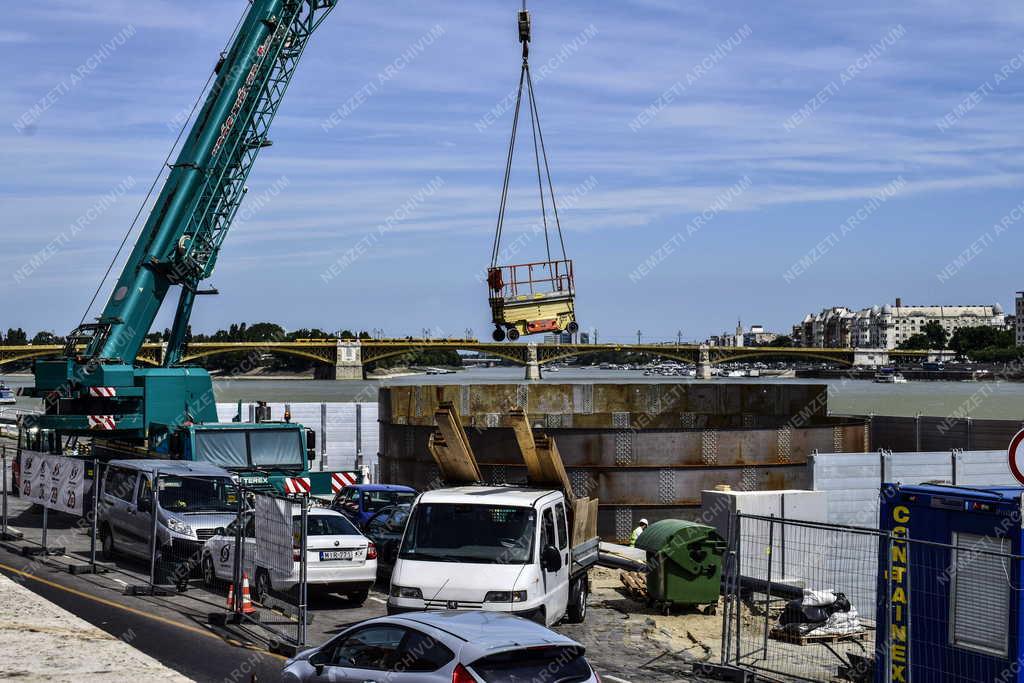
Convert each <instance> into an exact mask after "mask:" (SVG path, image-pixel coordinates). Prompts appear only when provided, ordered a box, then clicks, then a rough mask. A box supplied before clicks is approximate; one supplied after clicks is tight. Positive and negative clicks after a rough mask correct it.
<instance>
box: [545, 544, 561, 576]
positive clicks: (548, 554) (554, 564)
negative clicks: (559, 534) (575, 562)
mask: <svg viewBox="0 0 1024 683" xmlns="http://www.w3.org/2000/svg"><path fill="white" fill-rule="evenodd" d="M540 567H541V569H543V570H544V571H546V572H557V571H558V570H559V569H561V568H562V553H560V552H558V548H556V547H555V546H553V545H549V546H548V547H546V548H544V551H543V552H542V553H541V555H540Z"/></svg>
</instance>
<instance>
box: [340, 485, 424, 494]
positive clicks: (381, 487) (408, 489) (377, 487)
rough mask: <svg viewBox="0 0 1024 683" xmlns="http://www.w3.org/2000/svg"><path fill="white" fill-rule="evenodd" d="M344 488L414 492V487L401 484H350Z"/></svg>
mask: <svg viewBox="0 0 1024 683" xmlns="http://www.w3.org/2000/svg"><path fill="white" fill-rule="evenodd" d="M345 488H347V489H356V490H358V491H398V492H399V493H416V489H414V488H412V487H411V486H403V485H401V484H351V485H350V486H346V487H345Z"/></svg>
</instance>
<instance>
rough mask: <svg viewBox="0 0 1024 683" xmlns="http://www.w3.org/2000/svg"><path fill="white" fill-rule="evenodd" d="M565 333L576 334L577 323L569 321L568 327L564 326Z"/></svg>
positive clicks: (578, 328) (578, 329)
mask: <svg viewBox="0 0 1024 683" xmlns="http://www.w3.org/2000/svg"><path fill="white" fill-rule="evenodd" d="M565 331H566V332H568V333H569V334H576V333H577V332H579V331H580V326H579V323H577V322H576V321H575V320H573V321H571V322H570V323H569V324H568V325H566V326H565Z"/></svg>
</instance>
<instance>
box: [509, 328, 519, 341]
mask: <svg viewBox="0 0 1024 683" xmlns="http://www.w3.org/2000/svg"><path fill="white" fill-rule="evenodd" d="M516 339H519V330H517V329H516V328H514V327H512V328H509V331H508V340H509V341H515V340H516Z"/></svg>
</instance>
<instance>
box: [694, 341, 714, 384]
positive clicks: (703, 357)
mask: <svg viewBox="0 0 1024 683" xmlns="http://www.w3.org/2000/svg"><path fill="white" fill-rule="evenodd" d="M711 377H712V375H711V353H710V352H709V351H708V346H707V344H701V345H700V355H699V356H697V379H711Z"/></svg>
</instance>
